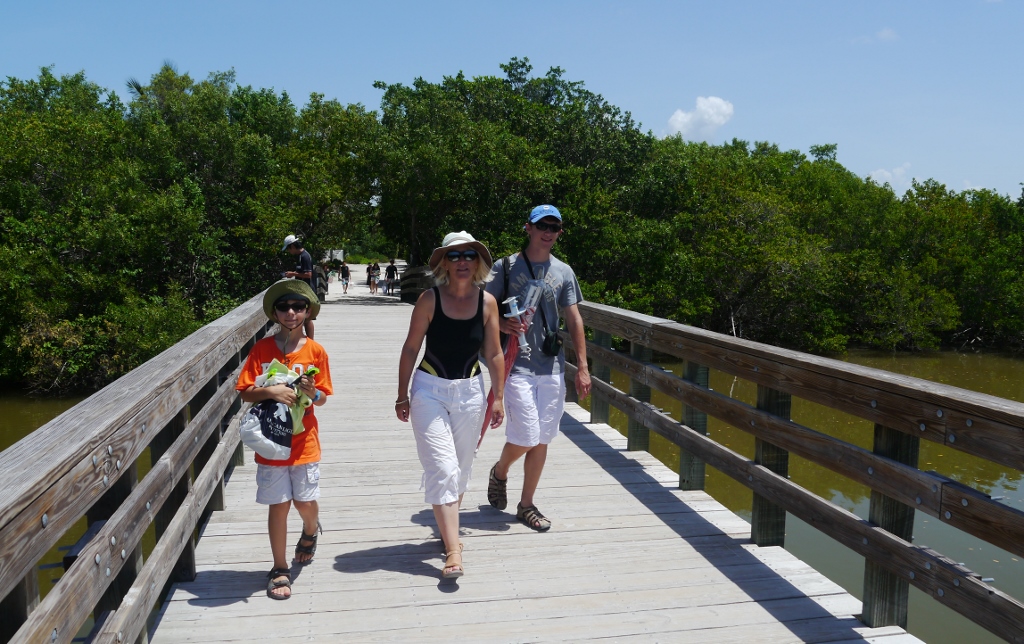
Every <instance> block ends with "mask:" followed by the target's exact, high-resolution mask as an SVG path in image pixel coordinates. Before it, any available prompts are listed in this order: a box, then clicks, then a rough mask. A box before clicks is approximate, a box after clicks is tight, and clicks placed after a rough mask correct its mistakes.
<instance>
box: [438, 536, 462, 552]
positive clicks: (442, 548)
mask: <svg viewBox="0 0 1024 644" xmlns="http://www.w3.org/2000/svg"><path fill="white" fill-rule="evenodd" d="M465 549H466V544H464V543H462V542H461V541H460V542H459V554H460V555H461V554H462V551H463V550H465ZM441 552H443V553H444V554H448V553H447V552H445V545H444V540H443V539H442V540H441Z"/></svg>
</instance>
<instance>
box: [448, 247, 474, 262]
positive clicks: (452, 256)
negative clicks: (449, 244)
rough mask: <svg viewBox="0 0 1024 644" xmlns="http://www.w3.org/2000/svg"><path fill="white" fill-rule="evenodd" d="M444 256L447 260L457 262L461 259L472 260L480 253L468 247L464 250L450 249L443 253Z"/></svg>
mask: <svg viewBox="0 0 1024 644" xmlns="http://www.w3.org/2000/svg"><path fill="white" fill-rule="evenodd" d="M444 256H445V259H447V260H448V261H449V262H457V261H459V260H462V259H464V260H466V261H467V262H472V261H473V260H475V259H476V258H477V257H479V256H480V253H478V252H476V251H475V250H473V249H472V248H468V249H466V250H450V251H448V252H447V253H445V254H444Z"/></svg>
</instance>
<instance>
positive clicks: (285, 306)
mask: <svg viewBox="0 0 1024 644" xmlns="http://www.w3.org/2000/svg"><path fill="white" fill-rule="evenodd" d="M308 307H309V305H308V304H306V303H305V302H278V303H277V304H275V305H274V308H275V309H277V310H278V311H280V312H281V313H287V312H288V311H295V312H296V313H302V312H303V311H305V310H306V309H307V308H308Z"/></svg>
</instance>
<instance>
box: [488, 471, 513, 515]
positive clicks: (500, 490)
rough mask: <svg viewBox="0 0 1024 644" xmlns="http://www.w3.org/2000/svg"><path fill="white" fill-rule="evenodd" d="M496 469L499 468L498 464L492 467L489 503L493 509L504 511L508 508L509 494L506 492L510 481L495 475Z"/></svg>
mask: <svg viewBox="0 0 1024 644" xmlns="http://www.w3.org/2000/svg"><path fill="white" fill-rule="evenodd" d="M496 467H498V464H497V463H495V464H494V465H493V466H492V467H491V474H490V476H489V477H488V479H487V502H488V503H490V504H491V506H492V507H495V508H498V509H499V510H504V509H505V508H506V507H508V493H507V492H506V488H507V486H508V479H507V478H506V479H499V478H498V475H497V474H495V473H494V468H496Z"/></svg>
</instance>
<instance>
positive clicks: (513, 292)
mask: <svg viewBox="0 0 1024 644" xmlns="http://www.w3.org/2000/svg"><path fill="white" fill-rule="evenodd" d="M525 229H526V237H527V243H526V246H525V247H524V248H523V250H522V251H521V252H519V253H516V254H515V255H511V256H509V257H508V258H506V259H504V260H502V261H501V262H497V263H496V264H494V269H493V271H492V277H493V279H492V280H491V281H490V282H488V283H487V286H486V287H485V288H486V289H487V292H488V293H490V294H491V295H493V296H494V297H495V298H496V299H498V300H499V301H504V300H505V299H507V298H508V297H510V296H516V298H517V299H518V300H519V304H520V307H522V306H523V304H524V303H525V302H527V301H532V300H534V299H535V298H537V297H539V304H538V305H537V311H536V314H535V315H534V316H533V319H532V323H531V324H529V325H527V324H526V323H525V322H522V323H521V322H517V321H516V320H515V319H513V318H503V319H502V321H501V330H502V332H503V333H508V334H518V333H520V332H522V333H525V335H526V341H527V345H528V347H529V350H528V351H523V350H522V348H520V353H519V355H518V356H517V357H516V361H515V364H514V365H513V367H512V371H511V375H510V376H509V379H508V383H507V384H506V387H505V392H506V396H505V400H506V404H507V411H508V423H506V425H505V447H504V448H503V449H502V452H501V458H500V459H498V462H497V463H495V464H494V467H492V468H491V472H490V476H489V477H488V485H487V501H488V502H489V503H490V504H491V505H492V506H494V507H496V508H498V509H499V510H504V509H505V507H506V506H507V504H508V496H507V492H506V487H507V484H508V475H509V468H510V467H511V466H512V464H513V463H515V462H516V461H517V460H519V459H520V458H523V457H525V458H524V460H523V493H522V497H521V498H520V501H519V505H518V507H517V508H516V518H517V519H519V520H520V521H522V522H523V523H525V524H526V525H527V526H529V527H530V528H533V529H534V530H537V531H538V532H543V531H545V530H547V529H549V528H550V527H551V521H550V520H549V519H548V518H547V517H545V516H544V515H543V514H541V512H540V510H538V509H537V506H536V503H535V501H534V494H535V493H536V491H537V486H538V484H539V483H540V477H541V473H542V472H543V471H544V464H545V462H546V460H547V454H548V445H549V444H550V443H551V441H553V440H554V439H555V437H556V436H558V431H559V421H560V420H561V417H562V412H563V411H564V409H565V377H564V373H565V354H564V352H563V351H562V347H561V343H560V342H558V338H557V335H556V333H557V331H558V327H559V318H564V319H565V323H566V326H567V327H568V329H569V334H570V335H571V336H572V343H573V347H574V348H575V349H576V355H577V358H578V359H577V361H576V363H577V365H578V367H579V369H578V371H577V372H576V383H575V384H576V391H577V392H578V394H579V397H580V398H585V397H586V396H588V395H589V394H590V372H589V371H588V370H587V348H586V343H585V337H584V329H583V319H582V318H581V317H580V313H579V310H578V308H577V304H578V303H579V302H582V301H583V293H582V292H581V291H580V285H579V282H577V281H576V275H575V273H573V270H572V268H570V267H569V265H568V264H566V263H564V262H562V261H561V260H559V259H558V258H557V257H555V256H554V255H552V254H551V249H552V247H553V246H554V245H555V242H556V241H558V237H559V236H560V235H561V233H562V230H563V227H562V215H561V213H559V212H558V209H557V208H555V207H554V206H551V205H544V206H537V207H536V208H534V209H533V211H531V212H530V216H529V217H528V218H527V221H526V228H525ZM506 269H507V272H506ZM506 284H507V285H508V291H507V292H506V291H505V285H506ZM536 290H539V291H540V292H539V293H536V292H535V291H536ZM531 291H534V293H532V294H531ZM531 295H532V296H533V297H531ZM492 382H493V379H492Z"/></svg>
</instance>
